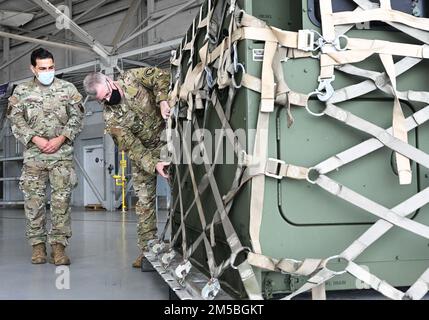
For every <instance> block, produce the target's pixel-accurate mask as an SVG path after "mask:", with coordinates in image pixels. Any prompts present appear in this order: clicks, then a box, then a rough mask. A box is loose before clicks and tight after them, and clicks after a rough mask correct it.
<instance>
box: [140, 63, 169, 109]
mask: <svg viewBox="0 0 429 320" xmlns="http://www.w3.org/2000/svg"><path fill="white" fill-rule="evenodd" d="M133 72H135V76H137V78H138V79H139V80H140V81H141V83H142V84H143V85H144V86H145V87H146V88H148V89H150V90H152V92H153V94H154V95H155V98H156V104H160V102H161V101H168V91H169V88H170V75H169V74H168V72H166V71H164V70H162V69H159V68H155V67H147V68H139V69H135V70H134V71H133Z"/></svg>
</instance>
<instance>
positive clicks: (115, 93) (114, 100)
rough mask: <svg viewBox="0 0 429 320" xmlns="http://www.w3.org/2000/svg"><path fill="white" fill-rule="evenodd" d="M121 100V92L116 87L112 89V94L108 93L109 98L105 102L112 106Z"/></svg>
mask: <svg viewBox="0 0 429 320" xmlns="http://www.w3.org/2000/svg"><path fill="white" fill-rule="evenodd" d="M121 100H122V97H121V94H120V92H119V90H118V89H112V94H111V95H110V99H109V100H106V102H105V103H106V104H108V105H109V106H114V105H116V104H119V103H120V102H121Z"/></svg>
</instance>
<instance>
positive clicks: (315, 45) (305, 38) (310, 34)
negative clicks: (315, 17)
mask: <svg viewBox="0 0 429 320" xmlns="http://www.w3.org/2000/svg"><path fill="white" fill-rule="evenodd" d="M316 35H317V36H318V38H317V40H316V39H315V38H316ZM322 45H323V37H322V35H321V34H320V33H318V32H317V31H315V30H309V29H304V30H298V49H299V50H303V51H316V50H318V49H320V47H321V46H322Z"/></svg>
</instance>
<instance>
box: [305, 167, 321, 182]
mask: <svg viewBox="0 0 429 320" xmlns="http://www.w3.org/2000/svg"><path fill="white" fill-rule="evenodd" d="M312 171H316V172H317V174H318V176H317V178H316V179H315V180H312V179H311V178H310V173H311V172H312ZM319 176H320V172H319V171H317V170H316V168H313V167H311V168H309V169H308V171H307V176H306V177H305V179H306V180H307V181H308V182H309V183H311V184H316V183H317V179H319Z"/></svg>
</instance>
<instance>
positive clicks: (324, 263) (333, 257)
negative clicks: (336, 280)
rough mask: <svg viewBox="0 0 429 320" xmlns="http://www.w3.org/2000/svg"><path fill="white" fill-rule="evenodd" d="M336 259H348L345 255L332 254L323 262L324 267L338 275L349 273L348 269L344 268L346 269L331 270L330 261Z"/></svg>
mask: <svg viewBox="0 0 429 320" xmlns="http://www.w3.org/2000/svg"><path fill="white" fill-rule="evenodd" d="M334 259H344V260H346V261H347V259H345V258H344V257H341V256H340V255H335V256H332V257H329V258H327V259H325V260H324V261H323V262H322V267H323V269H325V270H328V271H330V272H332V273H334V274H335V275H337V276H339V275H342V274H345V273H347V270H345V269H344V270H342V271H334V270H331V269H329V268H328V267H327V265H328V263H329V262H330V261H331V260H334Z"/></svg>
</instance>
